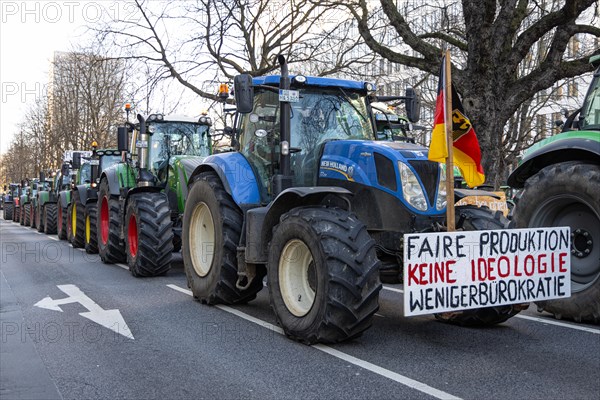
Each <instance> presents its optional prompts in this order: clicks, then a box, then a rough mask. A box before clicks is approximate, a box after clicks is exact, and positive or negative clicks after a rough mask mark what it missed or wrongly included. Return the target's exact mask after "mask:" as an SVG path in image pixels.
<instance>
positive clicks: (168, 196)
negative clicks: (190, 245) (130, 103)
mask: <svg viewBox="0 0 600 400" xmlns="http://www.w3.org/2000/svg"><path fill="white" fill-rule="evenodd" d="M126 110H127V111H129V109H126ZM137 119H138V123H137V124H133V123H129V122H128V123H127V125H126V126H122V127H119V128H118V143H119V150H120V151H122V152H123V153H125V158H126V160H127V161H126V162H122V163H118V164H116V165H113V166H112V167H110V168H108V169H106V170H104V171H102V173H101V176H100V184H99V193H98V203H97V207H98V212H97V215H98V222H97V239H98V253H99V254H100V257H101V259H102V261H103V262H105V263H116V262H124V261H127V264H128V265H129V270H130V271H131V273H132V275H134V276H156V275H162V274H164V273H166V272H167V271H168V270H169V269H170V267H171V258H172V252H173V250H174V249H175V248H176V247H178V246H179V245H178V243H180V239H179V236H180V230H181V215H182V214H183V204H184V199H185V197H186V195H187V186H186V182H187V179H188V177H189V174H190V173H191V171H193V169H194V168H195V167H196V166H197V165H199V164H200V162H201V161H202V160H203V159H204V157H206V156H207V155H209V154H210V153H211V149H212V147H211V146H212V144H211V138H210V134H209V128H210V126H211V124H212V122H211V119H210V117H207V116H205V115H203V116H201V117H200V118H199V119H195V118H189V117H183V116H164V115H162V114H152V115H150V116H148V118H147V119H145V118H144V117H142V116H141V115H139V114H138V116H137ZM128 120H129V118H128ZM129 134H131V139H130V140H129ZM128 143H129V144H128Z"/></svg>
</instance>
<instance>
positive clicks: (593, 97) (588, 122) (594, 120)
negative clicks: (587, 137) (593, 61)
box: [579, 74, 600, 130]
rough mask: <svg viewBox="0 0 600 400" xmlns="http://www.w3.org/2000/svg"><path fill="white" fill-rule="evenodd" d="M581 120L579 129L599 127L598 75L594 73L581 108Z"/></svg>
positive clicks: (599, 83) (599, 78) (599, 93)
mask: <svg viewBox="0 0 600 400" xmlns="http://www.w3.org/2000/svg"><path fill="white" fill-rule="evenodd" d="M581 116H582V121H581V124H580V126H579V129H582V130H591V129H594V130H598V129H600V76H599V75H598V74H596V76H595V77H594V81H593V82H592V85H591V86H590V90H589V91H588V93H587V95H586V97H585V102H584V103H583V108H582V109H581Z"/></svg>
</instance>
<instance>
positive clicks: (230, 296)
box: [182, 172, 264, 304]
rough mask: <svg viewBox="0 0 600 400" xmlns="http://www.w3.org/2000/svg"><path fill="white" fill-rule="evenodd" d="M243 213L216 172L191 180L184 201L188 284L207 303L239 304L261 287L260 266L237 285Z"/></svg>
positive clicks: (183, 241) (184, 233)
mask: <svg viewBox="0 0 600 400" xmlns="http://www.w3.org/2000/svg"><path fill="white" fill-rule="evenodd" d="M242 223H243V216H242V212H241V210H240V209H239V208H238V207H237V205H236V204H235V202H234V201H233V199H232V198H231V196H230V195H229V194H228V193H227V192H226V191H225V189H224V188H223V184H222V183H221V181H220V180H219V177H218V176H217V174H215V173H213V172H205V173H202V174H200V175H199V176H198V179H197V180H196V181H195V182H194V183H192V185H191V187H190V191H189V193H188V196H187V198H186V201H185V211H184V214H183V230H182V255H183V265H184V269H185V274H186V276H187V280H188V287H189V288H190V289H191V290H192V293H193V294H194V297H195V298H196V299H198V300H199V301H200V302H202V303H205V304H218V303H222V304H236V303H246V302H248V301H250V300H253V299H254V298H255V297H256V294H257V293H258V292H259V291H260V290H261V289H262V287H263V282H262V279H263V277H264V270H262V269H260V268H259V269H258V270H257V275H256V277H255V278H254V279H253V281H252V282H251V283H250V285H249V287H248V288H247V289H244V290H240V289H238V288H237V287H236V282H237V280H238V273H237V246H238V243H239V241H240V235H241V231H242Z"/></svg>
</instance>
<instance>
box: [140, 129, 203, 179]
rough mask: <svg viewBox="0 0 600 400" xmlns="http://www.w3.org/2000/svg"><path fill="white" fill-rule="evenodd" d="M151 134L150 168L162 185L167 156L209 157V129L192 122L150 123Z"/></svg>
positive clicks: (167, 161)
mask: <svg viewBox="0 0 600 400" xmlns="http://www.w3.org/2000/svg"><path fill="white" fill-rule="evenodd" d="M148 125H149V129H150V130H151V131H152V132H153V134H152V139H151V140H152V141H151V146H152V150H151V151H150V168H151V171H152V173H153V175H154V176H157V177H159V180H160V181H161V182H162V183H164V180H165V178H166V171H167V167H168V164H169V156H172V155H189V156H200V157H206V156H209V155H210V136H209V133H208V129H209V127H208V126H207V125H202V124H198V123H194V122H171V121H165V122H151V123H149V124H148Z"/></svg>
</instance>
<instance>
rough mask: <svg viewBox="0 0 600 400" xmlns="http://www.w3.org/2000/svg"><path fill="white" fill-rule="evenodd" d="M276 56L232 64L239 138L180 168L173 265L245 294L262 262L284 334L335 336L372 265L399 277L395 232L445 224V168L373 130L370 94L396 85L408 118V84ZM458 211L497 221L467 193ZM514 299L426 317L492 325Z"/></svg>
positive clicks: (478, 221) (362, 325) (372, 308)
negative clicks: (293, 68)
mask: <svg viewBox="0 0 600 400" xmlns="http://www.w3.org/2000/svg"><path fill="white" fill-rule="evenodd" d="M279 61H280V63H281V67H282V74H281V76H266V77H255V78H252V77H251V76H250V75H247V74H243V75H239V76H237V77H236V78H235V80H234V92H235V97H236V107H237V114H236V118H235V122H234V127H233V128H232V130H233V133H234V135H235V140H234V143H235V146H236V147H237V151H235V152H230V153H223V154H216V155H212V156H210V157H207V158H206V159H205V160H203V162H202V163H201V164H200V165H199V166H198V167H197V168H196V169H195V170H194V172H193V173H192V174H191V177H190V179H189V194H188V196H187V198H186V203H185V211H184V220H183V232H182V240H183V252H182V254H183V260H184V267H185V272H186V276H187V280H188V285H189V287H190V288H191V290H192V292H193V295H194V297H195V298H197V299H198V300H199V301H201V302H202V303H207V304H217V303H224V304H236V303H245V302H248V301H250V300H252V299H253V298H255V297H256V294H257V293H258V291H259V290H261V289H262V287H263V279H264V277H265V275H266V276H267V281H268V287H269V294H270V302H271V307H272V308H273V310H274V312H275V314H276V318H277V321H278V323H279V324H280V325H281V326H282V328H283V330H284V332H285V333H286V335H287V336H288V337H290V338H292V339H295V340H298V341H301V342H304V343H316V342H324V343H332V342H339V341H342V340H347V339H350V338H354V337H357V336H359V335H360V334H362V332H364V331H365V330H366V329H367V328H368V327H369V326H370V325H371V322H372V318H373V315H374V314H375V312H376V311H377V310H378V307H379V303H378V297H379V291H380V290H381V287H382V285H381V280H380V275H381V276H382V277H383V278H385V279H392V280H396V281H399V280H400V279H401V278H402V277H401V272H400V271H401V270H402V268H401V265H402V259H403V258H402V255H403V241H402V238H403V234H405V233H410V232H427V231H431V232H433V231H442V230H444V229H445V215H446V214H445V212H446V193H445V186H444V181H445V177H444V174H445V172H444V169H443V168H442V167H441V165H440V164H438V163H434V162H431V161H428V160H427V149H426V148H424V147H421V146H418V145H416V144H413V143H410V142H388V141H377V140H376V130H375V121H374V119H373V118H372V117H371V116H372V114H373V113H372V112H371V109H370V104H371V103H372V102H374V101H386V100H393V99H396V100H397V99H402V100H404V101H405V104H406V108H407V115H408V117H409V119H410V120H411V121H413V122H416V120H418V114H419V108H420V104H419V99H418V96H417V94H416V93H415V91H414V90H413V89H410V88H409V89H407V93H406V96H402V97H396V98H391V97H385V98H384V97H381V96H380V97H378V96H376V95H375V93H374V86H373V85H371V84H369V83H365V82H357V81H349V80H341V79H330V78H319V77H306V76H300V75H297V76H292V77H290V76H289V75H288V73H287V65H286V63H285V59H283V57H280V60H279ZM456 215H457V221H456V223H457V227H458V228H460V229H465V230H477V229H501V228H504V227H505V226H506V225H507V221H506V219H504V218H503V217H502V216H501V215H500V214H498V213H492V212H491V211H490V210H487V209H480V208H476V207H473V206H464V207H459V208H457V210H456ZM521 309H522V308H520V307H519V306H503V307H492V308H482V309H476V310H468V311H463V312H452V313H446V314H440V315H436V318H438V319H440V320H443V321H446V322H451V323H457V324H460V325H490V324H495V323H499V322H503V321H505V320H507V319H508V318H510V317H511V316H513V315H515V314H516V313H517V312H519V311H520V310H521Z"/></svg>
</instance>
